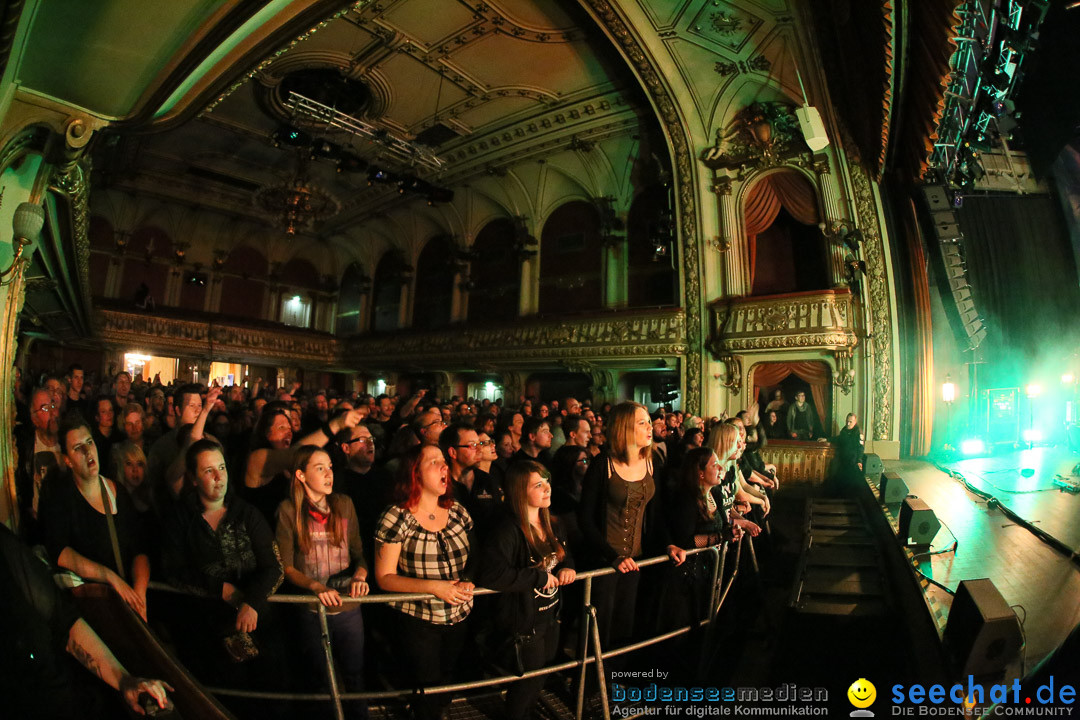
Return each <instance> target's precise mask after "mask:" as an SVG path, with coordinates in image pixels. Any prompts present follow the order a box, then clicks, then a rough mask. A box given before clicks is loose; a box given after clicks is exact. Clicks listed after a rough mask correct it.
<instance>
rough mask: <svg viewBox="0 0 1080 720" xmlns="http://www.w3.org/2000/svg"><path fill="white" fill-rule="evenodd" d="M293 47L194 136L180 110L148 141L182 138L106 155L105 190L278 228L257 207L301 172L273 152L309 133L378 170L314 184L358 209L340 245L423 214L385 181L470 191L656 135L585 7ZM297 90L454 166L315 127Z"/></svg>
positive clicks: (336, 22)
mask: <svg viewBox="0 0 1080 720" xmlns="http://www.w3.org/2000/svg"><path fill="white" fill-rule="evenodd" d="M281 32H284V30H282V31H281ZM281 32H279V34H278V37H277V40H278V42H277V45H276V46H275V49H274V51H273V52H268V53H265V56H264V57H262V58H261V59H260V60H259V62H257V63H254V64H252V65H251V66H250V69H249V70H248V71H247V72H238V71H237V70H236V68H235V67H234V68H233V74H232V82H230V83H228V84H227V85H224V86H222V89H221V90H220V92H217V93H216V94H214V95H213V96H211V97H208V98H204V99H205V100H206V101H205V102H204V104H203V105H202V106H201V108H200V109H199V112H198V114H197V115H192V116H191V117H190V119H187V120H186V121H185V119H184V118H185V112H186V113H187V114H189V115H191V114H192V113H191V110H192V109H191V108H189V109H188V110H184V109H182V108H181V106H180V105H181V104H180V103H177V104H176V105H174V106H172V105H171V106H169V107H168V108H167V109H165V110H161V109H159V110H158V111H157V112H156V115H157V116H158V118H159V119H157V120H149V121H146V122H145V123H144V124H143V125H142V129H143V130H151V131H152V130H155V129H157V128H167V129H165V130H163V131H161V130H159V131H157V132H142V133H139V132H135V133H132V132H130V130H137V129H138V128H135V127H131V128H129V129H128V130H126V131H124V132H123V133H121V134H120V136H119V137H116V138H114V139H113V140H112V142H110V143H108V144H104V145H101V146H99V148H98V151H97V156H96V158H95V160H96V169H97V170H98V171H99V172H100V178H101V182H100V183H99V184H98V187H109V188H112V189H119V190H124V191H128V192H131V193H134V194H135V195H136V196H140V197H150V198H155V199H157V200H161V201H164V202H167V203H177V204H180V205H184V206H189V207H198V208H202V209H206V210H210V211H214V212H217V213H224V214H225V215H228V216H231V217H234V218H236V217H238V218H243V219H247V220H250V221H253V222H256V223H263V222H266V221H267V220H268V218H267V217H266V215H265V213H263V212H262V211H261V210H260V209H258V208H257V207H256V205H255V204H254V203H253V202H252V197H253V195H254V194H255V193H256V192H257V190H258V188H260V187H262V186H264V185H267V184H270V183H274V182H281V181H285V180H288V179H289V178H291V177H293V176H294V175H295V173H296V172H297V163H298V160H299V158H298V155H297V151H296V150H295V149H293V148H290V147H287V146H286V145H282V146H281V147H275V146H274V144H273V142H272V138H273V136H274V133H275V132H276V131H278V130H279V128H281V127H282V126H285V125H292V126H298V127H301V128H302V129H304V130H306V131H308V132H310V133H311V134H312V135H313V136H315V137H316V138H319V139H325V140H328V141H330V142H331V143H334V144H335V145H336V146H338V147H339V148H340V149H341V150H343V151H344V152H346V153H347V154H350V155H352V156H355V157H358V158H360V159H361V161H362V162H361V163H359V164H358V167H357V168H356V170H357V171H356V172H338V171H337V164H338V163H337V162H336V161H335V159H333V158H318V159H315V160H313V161H311V162H310V164H309V167H308V174H309V176H310V179H311V180H312V181H313V182H315V183H316V184H318V185H320V186H321V187H322V188H324V189H325V190H326V191H328V192H329V193H330V194H331V195H333V196H334V197H335V198H336V199H337V200H338V201H339V202H340V204H341V208H342V209H341V212H340V213H338V214H336V215H334V216H333V217H331V218H329V219H328V220H327V221H326V222H325V223H323V224H322V225H319V226H317V227H316V230H317V234H318V235H319V236H320V237H327V236H332V235H334V234H337V233H346V232H350V230H351V229H352V228H353V227H354V226H356V225H357V224H359V223H363V222H364V221H365V220H368V219H371V217H372V216H373V215H376V214H378V215H382V214H385V213H386V212H387V211H388V210H389V209H391V208H392V207H393V206H395V205H399V204H400V201H405V202H408V201H409V200H413V201H415V200H416V198H415V197H412V196H405V197H402V196H400V195H399V193H398V191H397V187H396V186H395V185H394V184H392V183H391V184H378V183H375V184H371V183H369V174H370V173H371V172H372V169H373V168H376V167H377V168H380V169H386V170H389V171H391V172H392V173H395V174H396V175H398V176H400V175H412V176H417V177H418V178H420V179H422V180H424V181H426V182H430V183H431V184H433V185H435V186H438V187H460V186H461V185H462V184H463V183H466V182H468V181H469V180H470V179H471V178H476V177H481V178H483V177H491V176H493V175H494V176H496V177H497V176H498V175H499V174H500V173H503V172H504V169H505V167H506V166H508V165H511V164H514V163H520V162H522V161H523V160H529V159H533V158H538V157H541V156H545V157H546V156H551V155H553V154H555V153H557V152H558V151H559V150H564V149H571V150H580V149H585V150H589V149H591V148H592V147H593V146H594V145H595V144H596V143H598V142H601V143H602V142H604V141H605V140H608V139H610V138H613V137H619V136H622V137H629V136H631V135H634V134H636V133H639V132H641V115H642V111H643V107H644V104H645V102H644V99H643V97H642V95H641V93H640V91H639V90H638V89H637V86H636V83H635V81H634V80H633V79H632V78H631V76H630V75H629V72H628V71H627V70H626V69H625V67H624V66H623V65H622V64H621V63H620V62H619V61H617V60H614V61H613V60H612V59H611V58H612V57H613V56H614V52H613V50H612V49H611V48H610V45H609V43H608V41H607V40H606V39H605V38H603V36H602V35H601V34H600V32H599V30H598V29H597V28H595V26H594V25H593V24H592V23H591V21H590V20H589V19H588V18H587V17H586V16H585V15H584V14H582V13H581V11H580V10H579V9H576V8H574V7H573V6H572V4H569V3H563V2H557V0H499V1H497V2H479V1H472V0H470V1H469V2H466V1H464V0H441V1H440V2H439V3H437V11H435V4H433V3H432V2H430V1H429V0H380V1H371V2H366V3H355V4H354V3H349V4H347V5H344V6H341V4H340V3H339V4H338V7H333V8H330V9H329V11H327V12H326V16H325V18H324V19H323V21H322V22H319V23H316V24H314V25H312V26H310V27H306V28H304V29H303V30H302V31H296V30H293V34H291V35H283V34H281ZM225 75H226V73H224V72H223V71H222V72H221V73H220V77H225ZM218 85H219V86H221V85H222V83H220V82H219V83H218ZM289 90H297V91H299V92H301V93H302V94H304V95H305V96H308V97H312V98H313V99H316V100H319V101H320V102H323V103H324V104H327V105H331V106H333V107H336V108H337V109H339V110H343V111H346V112H347V113H348V114H350V115H352V116H354V117H358V118H360V119H362V120H363V121H365V122H366V123H369V124H370V125H372V126H374V128H375V129H376V130H377V131H379V132H385V133H388V134H389V135H390V136H392V137H394V138H398V139H403V140H406V141H413V140H415V141H417V142H425V143H426V144H427V145H430V146H431V147H433V148H434V150H435V152H436V153H437V155H438V156H439V157H440V158H441V159H442V160H443V162H444V165H443V166H442V168H440V169H439V170H437V171H429V170H426V169H424V168H423V167H408V166H407V164H406V163H403V162H399V161H395V159H394V158H392V157H388V156H387V155H386V153H385V152H383V151H382V149H381V146H380V144H379V143H373V142H370V141H367V140H366V139H363V138H361V137H356V136H354V135H351V134H349V133H347V132H342V131H339V130H335V129H333V128H327V127H325V126H321V127H320V126H317V125H313V124H311V123H308V122H306V121H305V118H303V117H301V116H298V115H297V114H296V113H295V112H293V111H291V110H290V109H289V108H288V107H286V105H285V104H286V101H287V99H288V92H289ZM619 151H620V152H625V148H620V149H619ZM304 154H305V155H306V153H304ZM569 172H570V174H580V175H586V174H587V173H586V172H585V171H583V170H582V169H581V168H577V169H576V170H571V171H569ZM582 181H583V184H586V185H587V178H583V179H582ZM589 189H590V188H588V187H585V188H583V190H586V191H587V190H589ZM580 194H587V192H582V193H580ZM525 214H527V213H525Z"/></svg>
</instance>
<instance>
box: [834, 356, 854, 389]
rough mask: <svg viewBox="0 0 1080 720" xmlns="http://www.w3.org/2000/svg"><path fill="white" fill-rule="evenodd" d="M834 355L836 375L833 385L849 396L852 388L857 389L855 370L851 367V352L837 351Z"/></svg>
mask: <svg viewBox="0 0 1080 720" xmlns="http://www.w3.org/2000/svg"><path fill="white" fill-rule="evenodd" d="M833 355H835V356H836V374H835V375H834V376H833V385H835V386H836V387H838V388H840V392H842V393H844V394H845V395H847V394H849V393H850V392H851V388H853V387H855V368H853V367H852V366H851V350H847V349H842V350H836V351H834V352H833Z"/></svg>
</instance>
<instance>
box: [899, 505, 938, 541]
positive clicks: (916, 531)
mask: <svg viewBox="0 0 1080 720" xmlns="http://www.w3.org/2000/svg"><path fill="white" fill-rule="evenodd" d="M940 529H941V521H940V520H938V519H937V515H935V514H934V511H933V510H931V509H930V506H929V505H927V504H926V503H925V502H924V501H922V500H920V499H919V498H915V497H909V498H905V499H904V504H903V505H901V506H900V527H899V529H898V534H899V535H900V541H901V542H902V543H904V544H905V545H907V543H908V540H909V539H910V540H911V542H913V543H915V544H916V545H929V544H930V543H932V542H933V541H934V536H935V535H937V533H938V530H940Z"/></svg>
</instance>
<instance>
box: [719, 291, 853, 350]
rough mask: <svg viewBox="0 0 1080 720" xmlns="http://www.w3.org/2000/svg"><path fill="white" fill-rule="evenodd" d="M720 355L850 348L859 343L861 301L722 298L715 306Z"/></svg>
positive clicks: (830, 294) (838, 294)
mask: <svg viewBox="0 0 1080 720" xmlns="http://www.w3.org/2000/svg"><path fill="white" fill-rule="evenodd" d="M710 311H711V313H712V320H713V328H714V330H713V336H712V338H710V341H709V345H710V347H711V349H712V350H713V352H715V353H716V354H717V355H724V354H728V353H743V352H752V351H759V350H762V351H764V350H788V349H804V348H805V349H822V350H832V351H836V350H843V349H850V348H852V347H854V346H855V345H856V344H857V343H858V336H857V334H856V329H857V325H858V303H857V301H856V300H855V298H853V297H852V295H851V291H849V290H846V289H841V290H815V291H812V292H803V293H790V294H786V295H773V296H770V297H746V298H729V299H723V300H717V301H716V302H714V303H712V304H711V305H710Z"/></svg>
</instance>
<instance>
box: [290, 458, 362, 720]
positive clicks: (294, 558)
mask: <svg viewBox="0 0 1080 720" xmlns="http://www.w3.org/2000/svg"><path fill="white" fill-rule="evenodd" d="M277 543H278V548H279V549H280V551H281V564H282V565H283V566H284V567H285V579H286V580H288V581H289V582H290V583H292V584H293V585H295V586H297V587H298V588H300V589H301V590H306V591H308V592H310V593H312V594H314V595H316V596H318V598H319V602H321V603H322V604H323V605H324V606H325V607H326V608H327V615H326V624H327V629H328V630H329V631H330V641H331V646H332V647H333V649H334V659H335V661H336V663H337V667H338V668H340V669H341V675H342V678H343V679H344V681H345V688H346V690H347V691H348V692H360V691H361V690H363V689H364V619H363V616H362V615H361V613H360V605H358V604H354V605H352V606H351V607H350V606H343V605H342V602H341V595H342V594H348V596H349V597H354V598H355V597H360V596H361V595H367V594H368V583H367V574H368V570H367V565H366V563H365V562H364V548H363V545H362V544H361V541H360V531H359V529H358V526H357V520H356V509H355V508H354V507H353V502H352V500H350V499H349V496H348V495H344V494H341V493H335V492H334V470H333V468H332V467H331V464H330V456H329V455H328V454H327V453H326V452H325V451H324V450H323V449H322V448H319V447H317V446H315V445H303V446H301V447H300V448H298V449H297V451H296V460H295V462H294V463H293V471H292V487H291V488H290V493H289V498H288V499H287V500H285V501H284V502H283V503H281V505H280V506H279V507H278V515H277ZM314 610H315V609H314V608H310V612H306V613H303V615H302V620H301V622H302V623H303V626H304V627H303V633H302V637H303V641H304V644H305V646H306V654H307V657H308V660H309V661H310V663H309V667H320V666H323V664H322V663H321V662H320V660H321V659H322V655H323V647H322V633H321V630H320V628H319V619H318V615H317V614H316V613H315V611H314ZM327 684H329V683H328V681H327ZM348 705H350V706H351V707H350V708H349V710H350V712H349V714H350V716H355V717H364V716H366V704H364V703H349V704H348Z"/></svg>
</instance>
